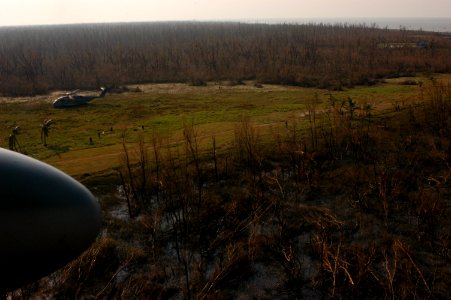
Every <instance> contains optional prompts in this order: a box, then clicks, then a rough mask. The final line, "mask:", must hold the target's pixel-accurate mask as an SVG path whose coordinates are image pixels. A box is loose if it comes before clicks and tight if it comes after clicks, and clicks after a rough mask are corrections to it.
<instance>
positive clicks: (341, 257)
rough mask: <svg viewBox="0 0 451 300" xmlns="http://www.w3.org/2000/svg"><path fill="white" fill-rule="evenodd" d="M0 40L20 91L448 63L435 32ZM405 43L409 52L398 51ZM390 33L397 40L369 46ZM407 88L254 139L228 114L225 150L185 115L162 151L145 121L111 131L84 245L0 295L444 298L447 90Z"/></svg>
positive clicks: (188, 30) (320, 108)
mask: <svg viewBox="0 0 451 300" xmlns="http://www.w3.org/2000/svg"><path fill="white" fill-rule="evenodd" d="M13 32H14V35H13V34H12V33H13ZM30 32H34V34H33V36H34V37H35V38H33V39H30V40H29V41H28V42H27V43H22V44H19V43H18V42H17V41H19V40H22V41H23V40H25V39H23V37H29V34H30ZM67 33H69V34H67ZM0 35H2V36H4V37H6V38H9V39H10V43H8V46H7V47H3V48H2V49H0V63H2V64H4V65H3V67H2V68H0V76H2V78H3V79H2V81H1V82H0V84H2V85H1V86H0V88H1V92H2V93H5V94H6V93H9V92H8V88H10V87H12V86H13V85H14V84H17V86H23V83H24V82H25V83H26V85H25V87H28V89H26V90H22V92H23V93H35V92H45V91H46V90H47V89H57V88H58V89H59V88H67V89H71V88H74V87H80V86H86V87H90V86H92V85H95V86H97V85H98V84H99V83H105V82H108V83H112V84H113V83H114V84H116V85H121V84H125V83H136V82H186V83H191V84H194V83H199V82H206V81H209V80H230V82H241V81H242V80H245V79H253V80H255V81H257V82H258V83H259V84H261V83H266V82H271V83H280V84H290V85H300V86H315V87H323V88H329V89H338V90H339V89H342V88H345V87H346V88H350V87H352V86H354V85H356V84H367V85H371V84H376V83H377V80H382V79H383V78H386V77H392V76H395V77H396V76H403V75H412V74H414V73H416V72H450V67H451V61H449V54H450V51H451V40H450V39H449V38H447V37H445V36H441V35H439V34H434V33H423V32H408V31H403V30H400V31H398V30H396V31H391V30H382V29H378V28H371V27H354V26H338V25H337V26H328V25H317V26H315V25H271V26H270V25H261V24H260V25H250V24H222V23H211V24H204V23H175V24H174V23H159V24H129V25H124V24H117V25H95V26H77V27H71V28H70V30H69V27H45V28H24V29H23V30H18V29H2V30H1V31H0ZM12 36H15V37H16V38H15V39H13V38H12ZM18 36H19V37H20V36H21V37H22V38H17V37H18ZM54 36H58V37H59V42H58V45H55V44H54V43H53V44H52V43H49V41H50V40H51V39H53V37H54ZM64 36H66V37H64ZM419 40H427V47H414V46H412V45H414V44H415V45H417V43H418V41H419ZM44 41H47V42H44ZM394 43H406V44H407V45H409V47H381V46H380V45H391V44H394ZM13 45H15V47H16V48H13ZM30 45H33V46H30ZM396 45H397V44H396ZM33 47H35V48H33ZM40 47H41V48H40ZM11 49H16V50H17V51H14V54H13V53H12V52H8V51H12V50H11ZM5 57H15V58H14V59H13V58H11V59H5ZM32 58H33V59H32ZM50 62H52V63H50ZM56 62H58V63H56ZM14 64H15V65H14ZM5 66H6V67H7V68H5ZM5 78H9V79H8V80H4V79H5ZM38 83H39V84H41V85H39V87H40V88H42V90H40V89H39V90H38V89H37V87H38V85H37V84H38ZM401 84H406V85H410V84H411V82H401ZM417 84H418V83H417ZM418 91H419V94H418V101H412V102H411V103H409V104H408V105H407V104H406V105H404V104H400V103H396V104H395V105H394V107H393V108H392V109H386V110H384V111H374V110H373V109H372V107H371V105H369V104H357V103H356V102H354V101H353V100H352V99H351V98H347V99H341V98H338V97H333V96H332V95H331V96H330V98H329V101H328V103H327V104H325V103H323V104H320V103H319V101H318V99H316V98H313V99H311V101H309V102H308V103H307V104H306V107H307V111H306V113H305V115H303V116H302V117H300V118H299V119H290V120H287V121H285V122H284V126H282V127H283V129H280V128H279V129H280V130H275V131H274V132H271V134H268V132H267V131H266V132H264V133H263V132H262V131H261V128H260V127H258V126H254V124H253V122H252V120H251V119H250V118H246V117H243V118H242V119H241V121H240V122H237V124H236V126H235V129H234V138H233V141H232V142H231V143H230V146H229V147H224V146H223V147H218V146H217V145H218V143H217V138H218V137H216V136H211V137H210V140H209V142H208V146H205V137H203V139H202V143H203V144H202V145H201V138H200V134H199V132H198V130H197V127H196V126H195V125H191V124H185V125H184V127H183V132H182V136H183V142H182V144H181V145H180V146H174V144H173V143H168V142H166V141H165V140H164V138H163V137H161V136H160V135H159V134H158V133H157V132H154V133H153V134H151V135H147V136H145V135H142V137H141V139H140V140H139V143H138V146H137V147H136V148H131V147H129V144H128V143H127V140H126V138H127V136H126V135H124V137H123V138H124V142H123V149H122V166H121V167H120V168H118V169H116V170H113V172H111V173H108V174H107V175H105V174H104V176H102V175H98V176H91V177H88V178H84V179H83V183H84V184H86V185H87V186H88V187H90V189H91V190H92V191H93V192H94V193H95V194H96V196H97V197H98V199H99V202H100V203H101V206H102V208H103V211H104V230H103V233H102V235H101V236H100V237H99V238H98V240H97V242H96V243H95V244H94V245H93V247H92V248H91V249H90V250H89V251H87V252H85V253H84V254H83V255H82V256H81V257H80V258H78V259H77V260H76V261H74V262H72V263H71V264H69V265H68V266H67V267H65V268H64V269H62V270H60V271H58V272H56V273H54V274H52V275H51V276H49V277H47V278H44V279H42V280H41V281H39V282H36V283H34V284H31V285H29V286H26V287H23V288H22V289H20V290H18V291H15V292H11V293H10V294H9V295H8V296H9V297H10V298H12V299H15V298H40V297H41V298H42V297H49V298H55V299H66V298H77V299H88V298H98V299H174V298H175V299H236V298H239V299H254V298H255V299H274V298H276V299H304V298H308V299H332V298H338V299H388V298H391V299H395V298H400V299H425V298H430V299H446V298H447V297H449V296H447V295H449V294H450V292H451V290H450V287H449V277H450V272H451V269H450V259H451V257H450V255H451V252H450V232H451V221H450V218H449V215H450V199H451V194H450V193H451V190H450V180H451V178H450V175H451V161H450V154H451V87H450V85H449V82H446V81H440V80H435V79H432V80H429V81H427V82H424V83H421V85H420V84H418Z"/></svg>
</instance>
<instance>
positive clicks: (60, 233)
mask: <svg viewBox="0 0 451 300" xmlns="http://www.w3.org/2000/svg"><path fill="white" fill-rule="evenodd" d="M0 166H1V167H0V245H1V247H0V270H1V271H0V298H1V299H3V296H4V295H5V293H6V292H8V291H12V290H15V289H17V288H19V287H21V286H24V285H26V284H29V283H31V282H33V281H36V280H37V279H39V278H41V277H43V276H46V275H48V274H50V273H52V272H54V271H56V270H57V269H59V268H61V267H63V266H64V265H66V264H67V263H69V262H70V261H71V260H73V259H75V258H76V257H77V256H79V255H80V254H81V253H82V252H83V251H85V250H86V249H87V248H88V247H89V246H90V245H91V243H93V242H94V241H95V239H96V237H97V235H98V234H99V232H100V229H101V226H102V216H101V211H100V206H99V204H98V202H97V200H96V198H95V197H94V195H92V194H91V192H90V191H89V190H88V189H87V188H86V187H84V186H83V185H81V184H80V183H79V182H77V181H76V180H75V179H72V178H71V177H69V176H68V175H66V174H64V173H63V172H61V171H59V170H57V169H55V168H53V167H51V166H49V165H47V164H45V163H43V162H40V161H37V160H35V159H33V158H31V157H28V156H25V155H22V154H19V153H16V152H13V151H9V150H6V149H2V148H0ZM24 184H26V188H24ZM5 298H6V297H5Z"/></svg>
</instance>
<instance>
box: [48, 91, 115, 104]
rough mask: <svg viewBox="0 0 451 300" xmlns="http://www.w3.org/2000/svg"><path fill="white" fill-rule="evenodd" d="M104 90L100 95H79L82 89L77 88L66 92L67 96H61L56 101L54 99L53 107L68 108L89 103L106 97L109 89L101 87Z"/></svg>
mask: <svg viewBox="0 0 451 300" xmlns="http://www.w3.org/2000/svg"><path fill="white" fill-rule="evenodd" d="M100 89H101V90H102V92H101V93H100V95H98V96H94V95H92V96H85V95H77V93H78V92H79V91H80V90H75V91H72V92H69V93H66V95H65V96H62V97H59V98H58V99H56V100H55V101H53V107H55V108H67V107H74V106H82V105H86V104H88V102H89V101H91V100H93V99H96V98H103V97H105V95H106V93H107V91H108V89H107V88H105V87H101V88H100Z"/></svg>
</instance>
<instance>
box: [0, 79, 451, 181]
mask: <svg viewBox="0 0 451 300" xmlns="http://www.w3.org/2000/svg"><path fill="white" fill-rule="evenodd" d="M439 77H441V78H442V79H448V80H449V79H450V78H451V76H447V75H440V76H439ZM404 79H405V78H404ZM404 79H396V80H387V81H386V82H385V83H380V84H377V85H375V86H370V87H367V86H358V87H355V88H353V89H349V90H345V91H327V90H321V89H313V88H301V87H289V86H274V85H264V86H263V88H256V87H254V85H253V83H251V82H247V83H246V85H239V86H227V85H219V84H218V83H210V84H209V85H208V86H207V87H192V86H188V85H186V84H149V85H142V86H139V88H140V89H141V90H142V92H141V93H122V94H110V95H107V97H106V98H104V99H96V100H94V101H93V102H91V103H90V104H89V105H88V106H84V107H78V108H71V109H54V108H53V107H52V105H51V102H52V100H53V99H55V98H56V97H58V96H57V95H52V96H46V97H42V96H41V97H35V98H29V99H21V100H26V101H19V99H1V100H0V124H1V125H0V137H1V144H0V146H2V147H5V148H7V147H8V137H9V135H10V133H11V132H12V129H13V128H14V127H15V126H20V132H19V134H18V135H17V140H18V143H19V146H20V150H21V152H23V153H25V154H27V155H30V156H32V157H35V158H37V159H40V160H43V161H46V162H48V163H50V164H52V165H54V166H56V167H57V168H60V169H61V170H63V171H65V172H67V173H68V174H70V175H73V176H79V175H82V174H86V173H96V172H102V171H107V170H109V169H111V168H115V167H117V166H119V164H120V160H119V156H120V153H121V152H122V140H123V135H124V133H125V135H126V141H127V143H130V145H133V143H136V142H137V141H138V137H139V135H143V136H144V138H145V139H146V140H150V139H151V137H152V135H153V134H157V135H158V136H160V137H162V138H163V139H164V141H165V143H174V144H177V142H178V141H181V140H182V130H183V127H184V124H188V125H191V124H193V125H195V128H196V131H197V133H198V135H199V138H200V140H201V145H202V143H204V144H208V145H209V144H210V143H211V138H212V136H215V137H216V138H217V140H218V147H219V148H221V147H226V146H227V144H228V143H230V142H231V141H232V138H233V135H234V127H235V125H236V124H237V122H239V121H240V119H241V118H242V117H243V116H245V117H249V119H250V121H251V122H252V123H253V124H254V125H255V126H258V127H261V128H262V130H263V131H264V130H266V129H270V128H271V129H272V131H274V128H276V130H279V129H280V130H282V129H283V128H285V125H286V123H285V122H288V123H291V122H295V121H296V122H301V123H302V121H300V120H302V119H303V118H304V116H305V112H306V110H307V107H306V103H307V102H308V101H312V99H315V95H317V96H318V99H319V100H320V102H321V103H320V104H319V106H318V109H319V110H320V111H324V110H326V109H327V108H328V105H329V104H328V103H329V99H330V97H331V96H332V97H333V98H335V99H337V100H338V102H341V101H347V99H348V98H349V97H350V98H352V99H353V101H355V102H356V103H357V104H370V105H371V107H372V109H373V110H374V113H375V114H377V113H380V112H383V111H390V110H393V107H394V104H395V103H398V104H401V105H408V104H409V103H412V102H416V101H420V100H421V99H420V98H421V89H422V88H421V87H420V86H418V85H401V84H400V83H401V82H402V80H404ZM415 80H422V81H423V82H427V81H428V79H427V78H415ZM133 87H136V86H133ZM423 88H424V86H423ZM47 119H52V120H53V121H54V124H52V126H51V128H50V133H49V137H48V141H47V143H48V145H47V147H44V146H43V144H42V142H41V134H40V131H41V124H42V123H43V122H44V121H45V120H47ZM277 128H279V129H277ZM90 138H92V144H91V143H90ZM202 141H204V142H202Z"/></svg>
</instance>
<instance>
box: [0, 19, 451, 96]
mask: <svg viewBox="0 0 451 300" xmlns="http://www.w3.org/2000/svg"><path fill="white" fill-rule="evenodd" d="M0 41H1V47H0V94H4V95H13V96H14V95H34V94H42V93H46V92H48V91H50V90H55V89H59V90H60V89H66V90H74V89H77V88H79V89H97V88H98V87H99V86H119V85H123V84H127V83H132V84H136V83H143V82H146V83H148V82H186V83H193V84H199V83H203V82H207V81H212V80H231V81H235V82H240V81H241V80H245V79H252V80H257V81H259V82H261V83H265V82H266V83H280V84H288V85H299V86H306V87H324V88H331V89H341V88H344V87H352V86H353V85H356V84H373V83H374V82H375V81H376V80H377V79H381V78H385V77H397V76H406V75H412V74H415V73H416V72H450V70H451V62H450V60H449V57H450V51H451V50H450V49H451V39H450V37H449V36H446V35H441V34H438V33H428V32H413V31H406V30H388V29H380V28H376V27H374V26H373V27H369V26H363V25H362V26H354V25H327V24H323V25H313V24H311V25H289V24H285V25H266V24H243V23H219V22H218V23H196V22H191V23H190V22H178V23H165V22H163V23H135V24H97V25H65V26H35V27H4V28H0Z"/></svg>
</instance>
